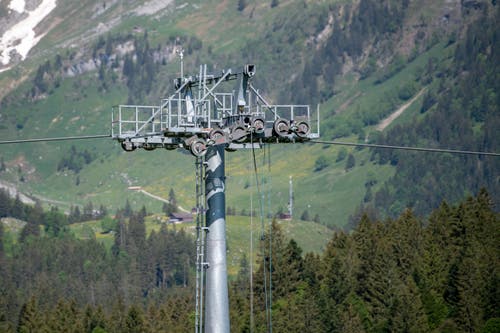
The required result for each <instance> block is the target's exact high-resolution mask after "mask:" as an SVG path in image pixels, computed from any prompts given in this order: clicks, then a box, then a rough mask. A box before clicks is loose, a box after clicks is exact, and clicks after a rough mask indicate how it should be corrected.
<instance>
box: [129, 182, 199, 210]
mask: <svg viewBox="0 0 500 333" xmlns="http://www.w3.org/2000/svg"><path fill="white" fill-rule="evenodd" d="M129 190H132V191H137V192H140V193H142V194H144V195H147V196H148V197H150V198H153V199H156V200H158V201H161V202H165V203H170V201H169V200H168V199H165V198H162V197H159V196H157V195H154V194H152V193H149V192H148V191H146V190H143V189H142V187H139V186H137V187H135V186H134V187H132V188H129ZM177 208H179V210H180V211H182V212H184V213H190V211H188V210H187V209H185V208H183V207H182V206H177Z"/></svg>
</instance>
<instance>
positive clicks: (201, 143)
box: [190, 139, 207, 157]
mask: <svg viewBox="0 0 500 333" xmlns="http://www.w3.org/2000/svg"><path fill="white" fill-rule="evenodd" d="M190 151H191V154H193V155H194V156H196V157H201V156H204V155H205V154H206V153H207V143H206V142H205V140H203V139H195V140H194V141H193V142H191V146H190Z"/></svg>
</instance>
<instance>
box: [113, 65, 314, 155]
mask: <svg viewBox="0 0 500 333" xmlns="http://www.w3.org/2000/svg"><path fill="white" fill-rule="evenodd" d="M255 71H256V66H255V65H253V64H247V65H245V66H244V67H243V69H242V70H240V71H235V72H233V71H232V70H231V69H228V70H224V71H222V72H221V73H218V74H207V67H206V65H204V66H200V70H199V74H198V75H193V76H186V77H184V76H181V77H180V78H177V79H175V80H174V85H175V89H176V91H175V92H174V93H173V94H172V95H171V96H169V97H168V98H165V99H162V100H161V102H160V103H159V105H154V106H147V105H118V106H116V107H114V108H113V112H112V133H111V134H112V137H113V138H114V139H116V140H118V141H119V142H120V143H121V146H122V148H123V149H124V150H126V151H133V150H135V149H137V148H144V149H146V150H154V149H156V148H166V149H176V148H184V149H187V150H189V151H190V152H191V153H192V154H193V155H195V156H203V155H204V154H205V153H206V151H207V147H209V146H210V145H215V144H223V145H225V146H226V148H227V149H228V150H229V151H234V150H237V149H240V148H248V147H252V146H253V147H256V146H257V147H259V148H260V147H261V145H262V144H263V143H280V142H303V141H307V140H309V139H316V138H318V137H319V110H317V111H316V112H312V111H311V108H310V107H309V105H291V104H279V105H278V104H269V103H268V102H267V101H266V100H265V99H264V97H262V95H261V94H260V93H259V91H258V90H257V89H256V88H255V87H254V86H253V85H252V83H251V79H252V78H253V77H254V75H255ZM236 79H240V82H239V88H238V91H237V92H236V94H233V92H232V90H230V92H228V91H227V88H226V91H224V90H222V88H223V87H224V86H227V83H228V82H229V81H232V80H236Z"/></svg>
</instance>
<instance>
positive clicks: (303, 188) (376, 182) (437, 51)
mask: <svg viewBox="0 0 500 333" xmlns="http://www.w3.org/2000/svg"><path fill="white" fill-rule="evenodd" d="M425 3H427V2H425ZM136 5H137V4H136V3H134V2H129V3H128V5H126V6H125V5H123V4H114V5H112V6H110V7H109V8H106V10H104V11H102V10H100V9H99V10H98V8H97V7H98V6H99V4H98V3H95V2H91V3H90V2H89V3H86V4H81V6H80V7H81V8H80V9H78V8H76V7H74V6H70V5H68V4H64V5H61V7H59V8H58V9H57V12H56V13H57V15H59V16H60V17H63V16H62V14H63V13H69V12H71V13H74V14H75V15H76V16H75V18H74V20H73V23H74V26H71V25H70V24H69V23H68V22H67V21H64V20H63V21H61V22H60V23H59V24H57V25H56V27H55V28H54V29H53V30H51V32H50V33H49V34H47V37H46V38H45V39H44V40H43V42H42V43H41V44H39V46H37V48H36V50H35V51H34V52H33V57H32V58H30V59H28V60H27V61H25V62H23V63H22V64H21V65H19V66H18V67H17V69H16V70H15V71H14V70H12V71H7V72H4V73H1V74H0V85H2V87H8V86H9V87H10V85H9V84H10V83H12V82H17V84H18V86H17V89H15V90H12V91H11V92H10V94H8V95H7V97H5V98H4V99H3V101H2V107H1V113H0V115H1V117H2V118H1V120H2V122H1V124H0V139H2V140H7V139H21V138H33V137H55V136H70V135H88V134H106V133H109V131H110V118H111V115H110V110H111V107H112V106H113V105H116V104H120V103H122V104H123V103H126V102H127V101H128V100H129V99H130V97H131V96H134V98H135V101H136V102H137V103H139V104H157V101H158V100H159V98H160V97H162V96H166V95H167V94H168V93H169V92H170V90H169V89H168V88H169V86H170V84H171V83H170V82H172V79H173V78H175V77H176V76H177V75H178V73H179V66H178V59H177V58H175V56H173V55H172V54H173V49H172V47H173V46H176V45H177V46H182V47H184V48H186V58H185V62H186V71H187V72H191V71H192V70H193V69H196V68H197V66H198V65H199V64H200V63H204V62H206V63H208V64H209V66H210V68H214V67H215V68H217V70H220V69H221V68H227V67H232V66H236V65H238V66H240V65H241V64H242V63H245V62H247V61H251V62H253V63H255V64H256V65H257V75H256V78H255V83H256V86H258V87H261V88H262V92H263V94H264V95H265V96H267V97H268V98H271V99H272V100H273V101H276V102H278V103H289V102H290V101H289V100H286V99H285V100H280V98H281V99H283V98H288V97H287V96H289V91H292V89H291V87H292V86H294V87H295V84H296V82H295V81H294V80H296V79H297V78H298V77H302V78H305V77H306V72H307V71H306V69H307V68H309V67H308V66H311V67H312V68H317V69H316V70H317V71H320V72H321V73H320V74H318V73H316V74H314V73H313V74H310V75H313V76H314V75H316V76H314V78H315V79H314V83H313V82H309V81H307V82H305V84H306V87H305V88H306V89H308V88H309V87H308V86H310V85H317V86H318V88H317V91H318V95H317V96H315V97H314V98H313V102H314V103H319V102H321V119H322V123H321V124H322V125H321V134H322V137H321V139H323V140H331V139H335V138H342V140H345V141H348V140H349V141H357V140H360V141H362V142H365V141H373V140H376V138H377V137H378V136H379V132H378V131H377V130H376V127H377V125H378V124H379V123H380V122H381V121H383V120H384V119H385V118H386V117H388V116H390V115H391V114H392V113H393V112H395V111H396V110H398V109H399V108H400V107H401V106H402V105H404V104H406V103H408V101H409V100H412V98H413V97H415V96H417V95H418V94H419V93H420V92H425V91H427V90H428V89H434V88H436V86H437V85H438V84H439V83H438V82H439V81H438V80H434V81H432V80H426V75H429V73H428V71H433V72H432V73H431V74H430V75H436V77H437V75H438V73H439V68H437V69H436V67H437V66H436V65H435V64H441V67H443V64H446V63H448V62H450V61H451V60H450V57H451V56H452V55H453V52H454V49H455V46H454V44H453V43H451V44H450V43H449V42H448V39H447V36H446V31H441V30H439V29H438V28H439V26H438V25H437V23H436V22H437V21H438V19H437V18H438V15H437V13H438V11H437V10H435V11H427V10H424V9H423V8H420V7H419V6H414V5H412V6H410V7H408V8H406V9H405V11H404V20H403V21H402V23H398V24H401V26H402V28H401V31H402V32H401V36H399V37H401V38H403V37H405V38H409V37H408V36H413V35H414V34H415V33H417V32H420V35H419V36H420V37H419V38H420V39H419V40H418V43H417V42H415V41H414V40H413V39H412V40H411V41H410V40H409V41H408V42H407V44H404V43H403V41H399V40H397V41H396V37H398V36H394V32H391V31H388V32H384V33H382V32H379V34H377V30H376V29H375V30H373V31H371V32H370V36H371V37H370V38H372V39H373V40H377V38H378V39H379V40H383V41H384V42H383V43H382V42H381V43H382V44H383V45H382V46H383V47H382V46H381V45H378V44H377V46H376V47H375V48H372V47H370V46H369V45H371V44H370V43H369V40H367V41H365V44H364V46H363V47H364V48H363V50H364V51H365V52H368V53H369V52H372V53H370V56H369V57H364V56H359V58H355V57H354V56H352V57H348V59H347V60H345V63H344V64H337V65H338V67H339V68H340V67H343V73H341V72H339V71H337V70H336V71H335V73H339V74H338V75H337V76H336V77H335V82H334V83H329V82H326V81H327V80H326V73H325V72H324V70H325V69H324V68H323V67H324V66H325V65H326V64H325V63H322V64H321V66H318V67H314V64H315V63H314V61H316V60H315V59H316V58H315V56H317V55H318V54H320V53H317V54H316V55H315V52H320V51H321V50H323V48H324V47H326V46H325V45H327V43H326V42H322V40H323V39H322V38H324V37H322V34H325V35H326V36H328V33H330V34H332V36H334V37H335V36H336V35H335V31H334V30H335V29H334V28H335V27H337V26H335V24H333V23H332V22H333V21H335V19H334V18H335V17H337V16H338V18H337V19H338V20H340V21H339V22H340V23H339V24H342V25H343V26H344V27H345V29H347V30H349V29H350V24H351V23H352V22H350V21H349V20H354V19H355V18H356V15H357V14H356V10H358V9H357V8H358V7H357V6H358V5H359V2H358V1H351V2H349V1H333V0H332V1H327V2H319V1H308V2H304V3H297V2H293V1H280V3H279V5H278V6H277V7H274V8H272V9H271V8H270V7H269V1H263V0H262V1H255V2H252V3H248V4H247V6H246V7H245V8H244V9H243V10H238V9H237V6H236V4H232V3H228V2H223V3H219V2H216V1H208V2H201V1H192V2H187V3H186V5H184V4H180V3H175V4H173V5H172V6H170V7H168V8H166V9H162V10H160V11H158V12H157V13H155V14H151V15H136V14H131V11H133V8H134V7H135V6H136ZM96 6H97V7H96ZM432 6H433V7H432V8H434V7H437V8H444V7H443V6H444V1H443V2H439V3H434V2H433V3H432ZM417 7H419V8H417ZM423 7H425V6H423ZM96 8H97V9H96ZM426 8H430V7H426ZM97 13H99V14H97ZM332 15H333V16H332ZM335 15H337V16H335ZM118 17H119V18H120V20H117V18H118ZM330 17H332V18H330ZM341 18H343V19H344V21H345V22H344V21H342V20H341ZM86 19H87V20H89V19H90V20H91V21H90V22H88V21H86ZM92 20H93V21H92ZM332 20H333V21H332ZM419 20H420V21H419ZM436 20H437V21H436ZM417 21H418V22H420V25H418V26H417V25H415V26H413V25H411V24H415V22H417ZM82 22H85V23H82ZM92 22H94V25H97V24H98V23H97V22H107V23H109V24H108V25H107V27H108V29H107V30H105V32H102V33H101V35H100V36H101V39H102V41H103V42H104V40H107V39H109V40H117V42H115V44H112V46H113V47H118V45H119V43H125V41H129V42H131V41H135V42H136V43H138V44H140V43H144V40H142V39H141V38H144V36H145V35H146V33H145V32H146V31H147V42H148V45H150V46H151V49H156V50H160V51H158V52H159V53H158V54H160V55H163V56H164V57H165V59H166V60H165V64H161V62H162V61H160V60H158V62H157V63H156V67H155V68H156V72H155V75H154V77H153V80H154V83H153V85H152V88H151V90H150V91H149V92H147V93H146V92H144V91H142V90H140V89H139V91H137V90H133V88H131V87H130V85H129V84H128V81H127V80H130V78H129V77H127V76H126V75H125V74H123V73H122V71H121V67H120V66H122V65H121V64H123V63H121V64H120V61H122V62H123V58H124V56H122V57H121V58H120V60H118V65H117V66H118V67H117V68H114V69H108V70H107V72H106V73H105V75H104V76H105V78H104V79H102V78H100V75H101V74H100V73H99V71H98V70H97V69H95V70H90V71H88V72H85V73H83V74H81V75H77V76H75V77H68V76H65V75H62V74H61V72H55V73H56V74H54V71H52V72H50V71H49V72H47V73H45V74H43V73H42V74H43V75H42V76H41V77H42V78H43V80H45V82H46V83H47V84H48V86H49V87H48V89H47V91H46V92H44V93H38V94H35V95H34V96H33V94H32V91H33V89H34V86H36V82H35V81H36V77H35V71H36V70H35V69H36V68H37V66H39V65H41V64H43V63H44V62H45V61H46V60H49V62H51V64H52V66H54V63H55V59H56V58H55V57H56V54H60V55H62V58H63V68H66V67H65V66H72V65H74V64H78V62H82V61H87V60H89V59H91V57H92V51H94V53H96V52H97V54H99V52H104V49H105V48H106V47H105V46H102V45H101V46H100V48H99V47H97V46H96V45H98V43H99V42H97V41H96V40H97V38H98V36H99V33H97V32H95V31H94V30H92V29H89V26H91V25H92ZM454 24H455V23H454ZM348 28H349V29H348ZM448 28H449V29H451V28H452V27H448ZM448 28H447V29H448ZM353 29H354V28H353ZM377 29H378V28H377ZM347 30H346V31H347ZM332 31H333V32H332ZM439 31H440V32H439ZM433 32H435V34H434V35H432V34H431V33H433ZM351 34H354V30H353V31H352V32H351ZM391 34H393V35H391ZM372 35H373V36H372ZM77 36H85V38H83V37H82V41H81V42H80V43H77V42H76V39H75V38H77ZM353 36H354V35H353ZM422 36H423V37H422ZM431 36H434V37H432V38H431ZM337 37H339V36H337ZM337 37H335V38H337ZM340 37H342V36H340ZM340 37H339V38H340ZM344 37H345V36H344ZM344 37H342V38H344ZM413 37H415V36H413ZM120 38H121V39H120ZM134 38H135V39H134ZM332 38H333V37H332ZM415 38H416V37H415ZM415 40H416V39H415ZM70 41H71V42H73V44H72V45H73V46H70V44H71V43H70ZM120 41H121V42H120ZM440 41H441V42H440ZM343 42H344V43H345V45H346V46H345V47H346V49H347V48H348V47H350V48H352V46H350V44H348V41H346V40H344V41H343ZM106 43H107V42H104V45H107V44H106ZM311 43H312V44H311ZM315 43H316V44H315ZM325 43H326V44H325ZM339 43H340V42H339ZM384 43H385V44H384ZM387 43H388V44H389V45H392V46H393V47H394V50H393V51H394V53H389V52H388V50H387V47H386V46H384V45H386V44H387ZM138 44H137V45H138ZM417 44H418V45H417ZM110 45H111V44H110ZM120 45H122V44H120ZM311 45H312V46H311ZM342 45H344V44H342ZM342 45H340V46H342ZM405 47H406V49H408V48H413V49H412V51H411V52H408V50H406V51H405ZM96 50H97V51H96ZM259 50H260V52H259ZM168 52H170V53H168ZM321 52H323V51H321ZM405 52H406V54H405ZM368 53H367V54H368ZM42 55H43V56H42ZM376 56H377V57H378V58H375V57H376ZM72 59H73V60H72ZM311 64H312V65H311ZM433 64H434V65H433ZM369 66H372V67H373V68H371V67H370V68H371V70H370V71H368V70H367V69H366V68H367V67H369ZM433 66H434V67H433ZM367 71H368V72H369V74H367V75H364V74H363V75H364V76H366V77H364V76H363V75H361V76H360V73H365V72H367ZM434 71H435V72H434ZM30 72H31V74H30ZM193 72H196V70H194V71H193ZM313 72H314V70H313ZM58 73H59V74H58ZM441 74H442V73H441ZM308 75H309V74H308ZM23 78H24V81H22V80H21V79H23ZM16 80H17V81H16ZM43 80H42V81H43ZM19 82H22V83H19ZM137 96H139V100H138V99H137V98H138V97H137ZM280 96H281V97H280ZM422 96H423V94H422V95H420V97H419V98H416V99H415V100H414V101H413V103H411V104H410V105H408V107H407V108H405V109H404V111H403V113H402V114H401V115H400V116H399V117H398V118H396V119H395V120H394V121H393V122H392V123H391V124H389V125H388V127H386V130H388V129H390V128H391V127H393V126H394V125H395V124H404V123H412V122H415V121H417V120H419V119H421V118H422V117H423V115H422V114H421V113H420V112H419V111H420V108H421V105H422V99H423V97H422ZM431 112H432V109H431V110H430V111H429V112H428V113H431ZM386 130H384V131H386ZM72 146H74V147H75V148H74V149H75V150H76V151H78V152H82V151H84V150H88V151H90V152H91V154H92V156H93V159H92V161H91V162H90V163H88V164H84V165H83V167H82V169H81V170H80V171H79V172H78V173H77V172H75V171H72V170H68V169H62V170H58V165H59V164H60V162H61V161H62V160H63V159H64V158H67V157H68V156H69V154H70V151H71V149H72ZM264 154H265V152H264V150H263V151H257V152H256V157H257V165H258V178H259V180H260V181H261V182H262V192H263V193H262V195H264V197H265V204H264V213H266V214H267V213H275V212H276V211H278V210H280V209H281V210H286V209H287V205H288V180H289V177H290V176H292V177H293V182H294V199H295V200H294V204H295V205H294V215H295V217H300V216H301V215H302V214H303V213H304V212H305V211H306V210H307V212H308V215H309V216H310V217H311V219H312V217H314V216H315V215H316V214H317V215H318V216H319V220H320V223H321V224H324V225H328V226H330V227H333V226H337V227H342V226H345V225H346V224H347V222H348V219H349V215H351V214H353V212H354V211H355V209H356V208H357V207H358V206H359V205H360V204H361V203H362V202H363V201H370V200H369V199H370V198H369V193H367V191H368V188H369V191H371V192H372V193H376V192H377V191H378V190H379V189H380V188H381V187H382V186H383V184H384V183H385V182H386V181H387V180H388V179H389V178H390V177H391V176H393V175H394V172H395V169H394V167H393V166H392V165H390V164H384V165H379V164H377V162H376V160H374V159H373V158H372V154H371V152H370V151H368V150H367V149H363V150H358V149H353V148H342V147H339V146H326V145H321V144H288V145H284V144H283V145H273V146H272V148H271V149H270V155H271V163H270V168H268V165H267V164H264V163H263V162H262V160H263V158H264ZM350 154H352V157H353V158H354V166H353V167H351V168H349V169H348V170H346V163H347V160H348V156H349V155H350ZM226 156H227V157H226V159H227V164H226V165H227V171H226V173H227V206H228V207H232V208H235V209H236V211H237V212H241V211H242V210H245V211H247V212H248V211H249V210H250V199H251V198H253V201H254V206H256V207H257V204H256V202H257V198H258V194H257V187H256V185H255V174H254V170H253V160H252V158H253V157H252V154H251V151H238V152H234V153H227V155H226ZM0 157H1V158H2V160H3V161H4V164H5V166H6V170H5V171H3V172H0V177H1V178H2V179H5V180H8V181H10V182H12V183H15V184H16V186H18V188H19V189H20V190H21V191H23V192H24V193H27V194H30V195H32V196H34V197H38V198H39V199H41V200H42V202H44V203H45V204H47V205H52V204H56V205H59V206H61V207H62V208H64V209H65V210H68V209H69V207H70V206H71V205H84V204H85V203H87V202H88V201H92V202H93V203H94V204H104V205H106V206H107V207H108V208H109V210H110V211H111V212H112V211H114V210H115V209H117V208H118V207H121V206H122V205H123V203H124V202H125V200H126V199H129V200H130V202H131V203H132V205H133V206H134V208H136V209H138V208H140V207H141V206H142V205H145V206H146V208H147V209H148V211H150V212H160V211H161V207H162V204H163V203H162V202H161V201H156V200H154V199H151V198H150V197H147V196H145V195H144V194H142V193H140V192H134V191H130V190H128V187H130V186H141V187H142V188H143V189H144V190H146V191H148V192H150V193H152V194H154V195H157V196H160V197H164V198H167V197H168V192H169V191H170V189H171V188H172V189H174V191H175V193H176V195H177V199H178V202H179V204H180V205H181V206H182V207H184V208H186V209H189V208H191V207H192V206H193V205H194V201H195V199H194V198H195V195H194V159H193V158H192V157H191V156H189V155H186V154H184V153H181V152H177V151H174V152H172V151H159V150H156V151H153V152H146V151H136V152H133V153H125V152H123V151H122V150H121V149H120V147H119V146H118V144H117V143H116V142H113V141H111V140H110V139H96V140H89V141H73V142H57V143H34V144H19V145H0ZM318 162H322V167H321V168H318V167H317V163H318Z"/></svg>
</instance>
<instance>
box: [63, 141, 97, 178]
mask: <svg viewBox="0 0 500 333" xmlns="http://www.w3.org/2000/svg"><path fill="white" fill-rule="evenodd" d="M95 158H96V156H95V155H94V154H92V153H90V152H89V151H88V150H87V149H84V150H83V151H78V150H77V149H76V147H75V146H71V149H70V150H69V152H67V153H66V155H65V156H63V157H62V158H61V160H60V161H59V163H57V171H63V170H72V171H74V172H75V173H79V172H80V171H81V170H82V169H83V167H84V166H85V165H88V164H90V163H92V161H93V160H94V159H95Z"/></svg>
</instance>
